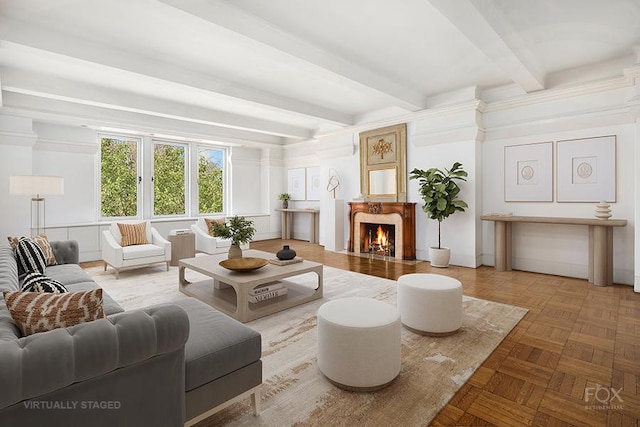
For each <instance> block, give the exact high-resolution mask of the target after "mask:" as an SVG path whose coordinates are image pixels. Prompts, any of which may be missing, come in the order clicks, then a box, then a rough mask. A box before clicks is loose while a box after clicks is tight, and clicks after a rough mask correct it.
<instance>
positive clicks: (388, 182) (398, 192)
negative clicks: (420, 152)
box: [360, 123, 407, 202]
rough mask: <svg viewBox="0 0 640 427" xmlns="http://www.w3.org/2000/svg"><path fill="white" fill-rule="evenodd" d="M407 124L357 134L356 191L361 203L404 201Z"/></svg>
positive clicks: (405, 199) (405, 197)
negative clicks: (358, 146) (358, 142)
mask: <svg viewBox="0 0 640 427" xmlns="http://www.w3.org/2000/svg"><path fill="white" fill-rule="evenodd" d="M406 165H407V124H406V123H402V124H399V125H394V126H388V127H384V128H380V129H372V130H369V131H366V132H361V133H360V192H361V193H362V195H363V196H364V198H365V200H368V201H377V202H406V201H407V172H406Z"/></svg>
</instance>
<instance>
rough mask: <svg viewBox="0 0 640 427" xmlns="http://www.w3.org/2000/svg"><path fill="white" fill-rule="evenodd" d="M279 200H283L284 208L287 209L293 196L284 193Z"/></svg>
mask: <svg viewBox="0 0 640 427" xmlns="http://www.w3.org/2000/svg"><path fill="white" fill-rule="evenodd" d="M278 200H282V208H283V209H287V208H288V207H289V200H291V194H289V193H282V194H280V195H279V196H278Z"/></svg>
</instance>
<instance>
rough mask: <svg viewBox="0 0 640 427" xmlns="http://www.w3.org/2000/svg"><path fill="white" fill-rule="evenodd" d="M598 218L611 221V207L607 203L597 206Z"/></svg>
mask: <svg viewBox="0 0 640 427" xmlns="http://www.w3.org/2000/svg"><path fill="white" fill-rule="evenodd" d="M596 218H598V219H603V220H604V219H609V218H611V205H610V204H609V203H607V202H600V203H598V204H597V205H596Z"/></svg>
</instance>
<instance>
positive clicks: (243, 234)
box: [211, 215, 256, 245]
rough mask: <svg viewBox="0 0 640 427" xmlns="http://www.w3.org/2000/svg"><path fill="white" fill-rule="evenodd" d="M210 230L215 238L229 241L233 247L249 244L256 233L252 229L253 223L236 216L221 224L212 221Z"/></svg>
mask: <svg viewBox="0 0 640 427" xmlns="http://www.w3.org/2000/svg"><path fill="white" fill-rule="evenodd" d="M211 228H212V229H213V232H214V233H215V235H216V236H219V237H222V238H223V239H231V242H232V243H233V244H234V245H239V244H241V243H249V242H250V241H251V239H252V238H253V235H254V234H255V233H256V229H255V228H253V221H251V220H248V219H245V217H243V216H241V217H239V216H237V215H236V216H234V217H233V218H231V219H230V220H228V221H227V222H225V223H222V224H221V223H218V222H216V221H213V222H212V223H211Z"/></svg>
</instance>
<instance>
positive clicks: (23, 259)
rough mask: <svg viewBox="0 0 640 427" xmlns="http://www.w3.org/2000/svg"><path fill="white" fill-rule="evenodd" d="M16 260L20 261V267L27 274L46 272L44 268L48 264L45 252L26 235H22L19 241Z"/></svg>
mask: <svg viewBox="0 0 640 427" xmlns="http://www.w3.org/2000/svg"><path fill="white" fill-rule="evenodd" d="M16 261H17V263H18V269H21V270H22V272H24V273H27V274H28V273H40V274H44V269H45V267H46V266H47V262H46V260H45V258H44V252H42V249H40V246H39V245H38V244H37V243H35V242H32V241H31V240H29V239H27V238H26V237H21V238H20V240H19V241H18V246H16Z"/></svg>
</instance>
